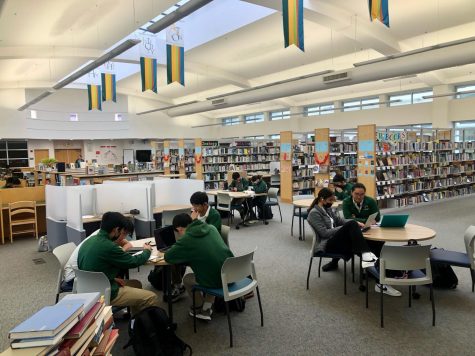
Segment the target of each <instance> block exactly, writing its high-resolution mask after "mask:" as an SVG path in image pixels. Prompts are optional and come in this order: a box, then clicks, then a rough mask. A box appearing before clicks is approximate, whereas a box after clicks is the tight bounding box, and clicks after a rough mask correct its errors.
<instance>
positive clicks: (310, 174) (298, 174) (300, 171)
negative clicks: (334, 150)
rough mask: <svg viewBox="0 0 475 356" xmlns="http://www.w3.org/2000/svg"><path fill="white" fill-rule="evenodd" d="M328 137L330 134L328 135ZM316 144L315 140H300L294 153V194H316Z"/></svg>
mask: <svg viewBox="0 0 475 356" xmlns="http://www.w3.org/2000/svg"><path fill="white" fill-rule="evenodd" d="M327 139H328V136H327ZM314 153H315V146H314V143H313V142H306V141H302V142H298V143H297V144H295V145H294V147H293V154H292V191H293V194H292V195H308V194H314V191H315V178H314V171H313V168H314V167H315V159H314Z"/></svg>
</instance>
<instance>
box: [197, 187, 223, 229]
mask: <svg viewBox="0 0 475 356" xmlns="http://www.w3.org/2000/svg"><path fill="white" fill-rule="evenodd" d="M190 203H191V205H192V206H193V210H194V211H196V212H197V213H198V220H201V221H204V222H206V223H207V224H210V225H213V226H214V227H215V228H216V230H218V232H221V215H219V213H218V211H217V210H216V209H213V208H212V207H210V206H209V205H208V194H206V193H205V192H196V193H193V195H192V196H191V197H190Z"/></svg>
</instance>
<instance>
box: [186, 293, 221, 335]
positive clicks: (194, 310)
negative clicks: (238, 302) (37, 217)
mask: <svg viewBox="0 0 475 356" xmlns="http://www.w3.org/2000/svg"><path fill="white" fill-rule="evenodd" d="M195 292H196V290H195V289H193V331H194V332H195V334H196V299H195ZM226 305H227V304H226Z"/></svg>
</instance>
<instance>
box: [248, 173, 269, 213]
mask: <svg viewBox="0 0 475 356" xmlns="http://www.w3.org/2000/svg"><path fill="white" fill-rule="evenodd" d="M251 183H252V189H253V190H254V192H256V193H267V190H268V188H267V184H266V182H264V180H263V179H262V176H260V175H256V176H253V177H252V178H251ZM266 200H267V196H266V195H261V196H257V197H254V198H253V199H252V200H251V201H250V202H249V208H250V209H251V219H252V220H256V219H257V217H256V214H255V213H254V209H253V207H255V206H257V210H258V212H259V217H261V218H262V217H263V216H264V204H265V203H266Z"/></svg>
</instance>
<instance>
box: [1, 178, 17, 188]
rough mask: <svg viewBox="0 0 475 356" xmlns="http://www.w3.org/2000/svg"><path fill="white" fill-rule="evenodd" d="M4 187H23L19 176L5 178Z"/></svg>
mask: <svg viewBox="0 0 475 356" xmlns="http://www.w3.org/2000/svg"><path fill="white" fill-rule="evenodd" d="M2 188H3V189H8V188H21V181H20V180H19V179H18V178H17V177H8V178H7V179H6V180H5V185H4V186H3V187H2Z"/></svg>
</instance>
